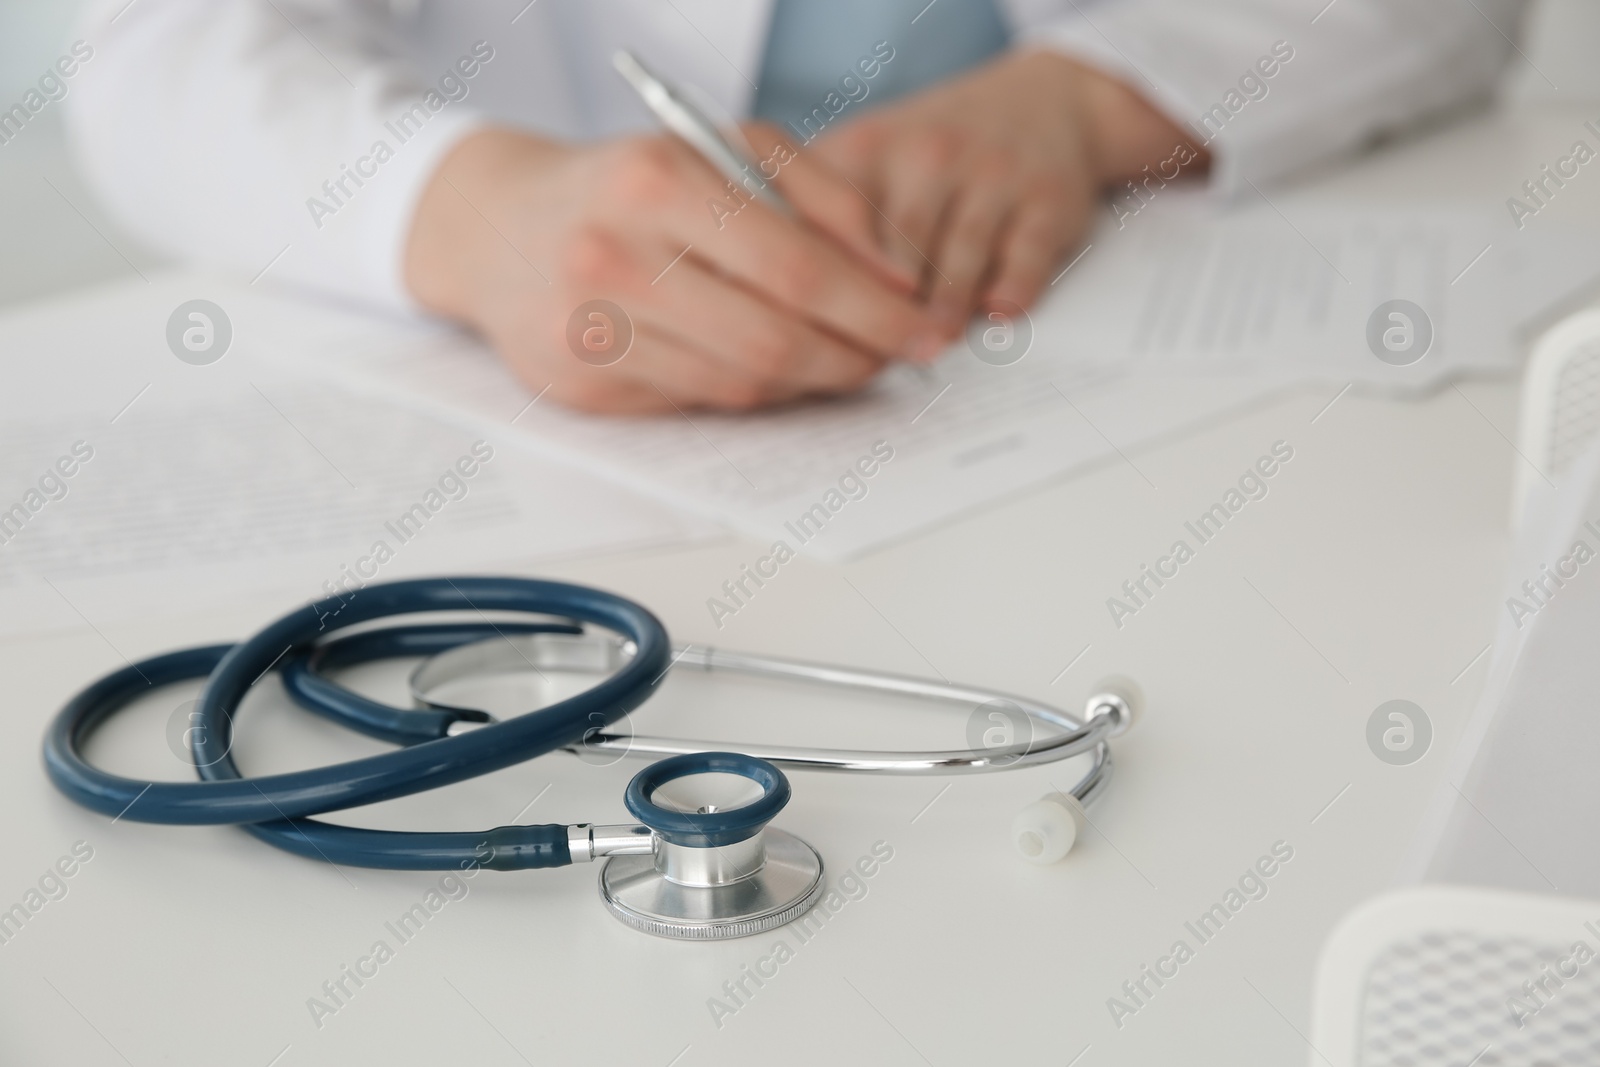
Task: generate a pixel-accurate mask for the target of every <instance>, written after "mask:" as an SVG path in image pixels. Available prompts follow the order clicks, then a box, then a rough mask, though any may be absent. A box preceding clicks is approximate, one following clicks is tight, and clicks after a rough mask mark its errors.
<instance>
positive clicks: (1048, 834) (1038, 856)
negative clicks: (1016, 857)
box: [1011, 793, 1083, 867]
mask: <svg viewBox="0 0 1600 1067" xmlns="http://www.w3.org/2000/svg"><path fill="white" fill-rule="evenodd" d="M1082 819H1083V808H1082V807H1081V806H1080V805H1079V804H1078V801H1077V800H1076V799H1075V798H1073V797H1070V796H1063V795H1062V794H1059V793H1052V794H1050V795H1049V796H1047V797H1044V798H1042V799H1040V800H1035V801H1034V802H1033V803H1032V804H1029V805H1028V806H1027V807H1025V808H1023V809H1022V810H1021V811H1019V812H1017V817H1016V818H1015V819H1013V820H1011V841H1012V843H1013V844H1015V845H1016V848H1017V852H1018V853H1019V854H1021V856H1022V858H1023V859H1025V860H1027V861H1028V862H1029V863H1036V864H1038V865H1039V866H1041V867H1043V866H1046V865H1047V864H1051V863H1055V862H1056V861H1057V860H1059V859H1061V857H1063V856H1065V855H1066V854H1067V853H1068V852H1071V851H1072V846H1073V843H1074V842H1076V841H1077V840H1078V827H1079V825H1080V821H1081V820H1082Z"/></svg>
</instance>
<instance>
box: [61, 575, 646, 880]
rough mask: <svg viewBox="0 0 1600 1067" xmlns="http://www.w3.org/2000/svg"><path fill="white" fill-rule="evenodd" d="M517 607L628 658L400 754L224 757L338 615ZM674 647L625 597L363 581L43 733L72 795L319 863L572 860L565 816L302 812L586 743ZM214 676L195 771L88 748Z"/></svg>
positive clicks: (120, 679) (104, 687) (123, 679)
mask: <svg viewBox="0 0 1600 1067" xmlns="http://www.w3.org/2000/svg"><path fill="white" fill-rule="evenodd" d="M463 610H470V611H479V612H484V611H518V612H531V613H536V614H540V615H556V616H561V617H564V618H570V619H574V620H578V621H580V622H588V623H594V624H596V625H599V626H603V627H605V628H607V629H610V630H614V631H616V632H618V633H620V634H622V635H624V636H625V637H626V638H627V639H628V641H630V642H631V643H632V645H633V647H634V655H633V656H632V657H631V658H630V659H629V661H628V662H627V663H626V664H624V665H622V667H621V668H620V669H619V670H618V671H617V672H616V673H615V674H613V675H612V676H610V677H608V678H605V679H603V680H601V681H599V682H598V683H597V684H596V685H595V686H594V687H592V688H590V689H588V690H586V691H585V692H582V693H579V694H577V695H576V696H573V697H570V698H568V699H566V700H562V701H559V702H557V703H556V704H553V705H551V706H549V707H545V708H542V709H540V710H538V711H534V712H529V713H528V714H525V715H520V716H518V717H516V718H514V719H509V720H506V721H504V722H499V723H494V724H492V725H486V726H484V727H482V728H480V729H477V730H473V731H471V732H468V733H463V734H460V735H458V736H449V737H443V738H439V739H437V740H430V741H426V742H423V743H418V744H412V745H410V746H408V747H405V748H401V749H399V750H397V751H394V752H387V753H383V754H381V755H377V756H369V757H366V758H363V759H358V760H350V761H348V762H345V763H340V764H335V765H332V766H329V767H319V768H315V769H313V770H307V771H295V772H290V773H287V774H278V775H269V776H264V777H260V778H244V777H243V776H242V775H241V774H240V772H239V768H238V766H237V764H235V763H234V760H233V757H232V755H231V752H230V746H231V740H232V726H233V724H232V715H233V713H234V711H235V710H236V709H237V708H238V706H239V703H240V701H241V700H242V699H243V698H244V695H245V694H246V693H247V692H248V691H249V689H250V687H251V686H252V685H253V684H254V683H255V682H256V681H257V680H259V679H260V677H261V676H263V675H265V674H266V673H267V672H268V671H270V670H272V669H273V668H274V666H275V665H277V663H278V662H279V660H280V659H281V657H283V656H284V655H285V654H287V653H290V652H292V651H293V650H295V649H297V648H301V647H304V646H308V645H311V644H312V643H314V642H316V641H317V640H318V639H319V638H322V637H324V636H325V635H326V634H327V633H328V632H329V628H328V626H327V619H328V617H330V616H335V615H336V617H337V622H338V626H337V627H335V629H343V628H346V627H350V626H354V625H357V624H360V623H364V622H370V621H372V620H374V619H380V618H387V617H390V616H396V615H405V614H415V613H420V612H442V611H463ZM669 654H670V645H669V643H668V639H667V635H666V631H665V630H664V629H663V628H662V626H661V623H660V622H659V621H658V620H657V619H656V618H655V616H654V615H652V614H651V613H650V612H649V611H647V610H645V609H644V608H643V607H640V606H639V605H637V604H634V603H633V602H631V601H628V600H625V599H623V598H622V597H617V596H613V595H611V594H609V593H604V592H601V591H598V590H594V589H588V588H584V587H582V586H575V585H568V584H565V583H561V582H548V581H539V580H534V579H516V578H455V579H450V578H441V579H420V580H415V581H402V582H390V583H384V584H380V585H371V586H368V587H366V588H365V589H363V590H361V591H360V593H359V594H358V595H357V596H355V597H352V598H349V599H344V600H341V599H340V598H329V599H328V600H325V601H320V602H317V603H313V604H310V605H307V606H306V607H305V608H302V609H300V610H299V611H296V612H293V613H291V614H289V615H286V616H284V617H283V618H280V619H279V620H277V621H276V622H274V623H273V624H271V625H270V626H268V627H267V628H266V629H264V630H262V631H260V632H259V633H257V634H255V635H254V636H253V637H251V638H249V639H248V640H246V641H244V642H242V643H240V644H238V645H233V646H227V645H214V646H208V647H206V648H198V649H189V650H185V651H182V652H175V653H168V654H166V655H163V656H156V657H153V658H151V659H148V660H144V661H141V662H139V663H135V664H131V665H129V666H128V667H126V668H123V669H121V670H119V671H116V672H113V673H112V674H110V675H108V676H106V677H105V678H102V679H100V680H99V681H97V682H95V683H94V684H93V685H91V686H89V687H88V688H87V689H85V690H84V691H83V692H81V693H79V694H78V695H77V696H76V697H74V698H73V699H72V700H71V701H70V702H69V703H68V704H67V706H66V707H64V708H63V709H62V710H61V712H60V713H59V714H58V715H57V716H56V719H55V720H54V722H53V723H52V724H51V727H50V730H49V732H48V733H47V735H46V738H45V745H44V760H45V767H46V770H47V772H48V773H49V775H50V778H51V780H52V781H53V782H54V783H55V784H56V786H57V787H58V788H60V789H61V790H62V792H64V793H66V794H67V795H68V796H69V797H71V798H72V799H73V800H75V801H77V802H78V803H80V804H82V805H84V806H85V807H88V808H91V809H92V810H95V811H98V812H101V813H103V814H106V815H112V816H116V817H121V818H128V819H132V820H136V821H141V822H156V823H173V824H189V825H203V824H226V823H237V824H242V825H244V827H245V829H247V830H248V831H249V832H250V833H252V834H254V835H255V836H256V837H258V838H261V839H262V840H264V841H266V842H268V843H269V844H272V845H275V846H277V847H279V848H283V849H286V850H288V851H290V852H295V853H298V854H300V855H303V856H307V857H310V858H313V859H321V860H326V861H330V862H333V863H344V864H349V865H354V866H368V867H389V868H396V869H405V870H438V869H454V868H458V867H460V866H461V865H462V864H464V863H470V862H475V863H477V864H478V865H479V866H482V867H486V868H489V869H501V870H509V869H519V868H526V867H550V866H561V865H564V864H566V863H569V862H571V855H570V851H569V848H568V843H567V842H568V829H567V827H566V826H565V825H549V826H508V827H498V828H495V829H493V830H489V831H480V832H463V833H405V832H399V831H384V830H362V829H356V828H352V827H343V826H335V825H332V824H328V823H321V822H317V821H314V820H311V819H308V818H305V816H309V815H315V814H319V813H323V812H329V811H336V810H340V809H343V808H348V807H356V806H360V805H364V804H372V803H376V802H378V801H381V800H388V799H392V798H394V797H399V796H405V795H408V794H410V793H416V792H422V791H424V790H427V789H434V788H438V787H439V786H443V785H448V784H451V783H453V782H458V781H461V780H463V779H466V778H471V777H474V776H476V775H480V774H487V773H489V772H491V771H495V770H499V769H501V768H503V767H508V766H511V765H512V764H515V763H519V762H522V761H523V760H527V759H531V758H533V757H535V756H539V755H543V754H544V753H546V752H550V751H553V750H555V749H558V748H562V747H565V746H568V745H571V744H574V743H576V742H578V741H580V740H581V738H582V737H583V734H584V733H585V732H586V731H588V730H590V729H592V728H593V726H594V724H595V722H596V721H600V722H604V723H611V722H614V721H616V720H617V719H620V718H621V717H622V716H624V715H626V714H627V713H628V712H630V711H632V710H633V709H634V708H636V707H638V706H639V705H640V704H641V703H643V702H644V700H645V699H646V698H647V697H648V696H649V695H650V693H651V692H652V691H653V687H654V685H655V683H656V682H657V681H658V680H659V679H660V677H661V676H662V674H664V673H665V671H666V669H667V665H668V656H669ZM205 675H209V678H208V681H207V683H206V686H205V689H204V690H203V692H202V693H201V696H200V699H199V702H198V704H197V706H196V715H197V717H198V718H197V727H198V728H197V729H196V730H195V731H194V755H195V763H196V766H197V770H198V771H199V774H200V776H201V778H202V779H204V780H203V781H200V782H146V781H139V780H136V779H130V778H124V777H121V776H119V775H114V774H110V773H109V772H106V771H103V770H100V769H99V768H96V767H94V766H92V765H91V764H89V763H88V762H87V761H86V760H85V759H84V758H83V756H82V747H83V745H84V744H85V743H86V742H87V740H88V738H89V736H90V735H91V734H92V733H93V731H94V730H95V729H96V728H97V727H98V726H99V725H100V724H102V723H103V722H104V721H105V720H106V719H107V718H109V717H110V716H111V715H113V714H115V713H116V712H117V711H118V710H120V709H121V708H122V707H124V706H126V705H127V704H129V703H130V702H132V701H133V700H135V699H137V698H139V697H140V696H143V695H145V694H146V693H148V692H150V691H151V690H152V689H153V688H155V687H157V686H161V685H167V684H171V683H173V682H178V681H182V680H185V679H188V678H196V677H201V676H205Z"/></svg>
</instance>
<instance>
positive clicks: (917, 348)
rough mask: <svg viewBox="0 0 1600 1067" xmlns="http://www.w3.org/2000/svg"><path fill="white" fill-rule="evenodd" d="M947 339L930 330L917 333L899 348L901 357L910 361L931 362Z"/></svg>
mask: <svg viewBox="0 0 1600 1067" xmlns="http://www.w3.org/2000/svg"><path fill="white" fill-rule="evenodd" d="M949 343H950V342H949V340H948V339H947V338H946V337H945V335H944V334H941V333H935V332H932V331H929V332H926V333H919V334H917V335H916V336H915V337H913V338H911V340H910V341H907V342H906V345H905V347H904V348H902V349H901V350H900V354H901V357H902V358H904V359H907V360H909V361H911V362H912V363H932V362H933V361H934V360H936V359H938V358H939V353H941V352H943V351H944V349H945V346H946V345H947V344H949Z"/></svg>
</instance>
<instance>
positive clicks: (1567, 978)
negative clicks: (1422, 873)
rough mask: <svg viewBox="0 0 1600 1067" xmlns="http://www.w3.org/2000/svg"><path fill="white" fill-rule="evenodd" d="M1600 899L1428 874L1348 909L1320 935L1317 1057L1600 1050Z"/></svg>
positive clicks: (1568, 1055) (1425, 1059) (1337, 1061)
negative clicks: (1475, 884)
mask: <svg viewBox="0 0 1600 1067" xmlns="http://www.w3.org/2000/svg"><path fill="white" fill-rule="evenodd" d="M1597 921H1600V905H1597V904H1595V903H1594V902H1588V901H1579V900H1572V899H1564V898H1558V897H1548V896H1538V895H1532V894H1524V893H1507V892H1502V891H1499V890H1483V889H1464V888H1456V887H1440V886H1431V887H1422V888H1417V889H1407V890H1403V891H1400V892H1397V893H1391V894H1388V895H1385V896H1382V897H1379V898H1377V899H1376V900H1373V901H1370V902H1368V903H1367V904H1364V905H1362V906H1361V907H1360V908H1358V909H1357V910H1356V911H1355V912H1354V913H1352V914H1351V915H1349V916H1347V917H1346V918H1345V920H1344V921H1343V922H1341V923H1340V924H1339V926H1338V927H1337V928H1336V929H1335V930H1334V932H1333V933H1332V934H1331V935H1330V936H1329V938H1328V940H1327V942H1326V943H1325V944H1324V945H1323V949H1322V956H1321V960H1320V962H1319V963H1318V967H1317V979H1316V989H1315V993H1314V1002H1313V1005H1312V1033H1311V1044H1312V1046H1313V1051H1312V1052H1311V1054H1310V1061H1309V1062H1311V1063H1313V1064H1318V1065H1320V1067H1329V1065H1331V1067H1402V1065H1403V1067H1461V1065H1464V1064H1468V1063H1470V1064H1472V1065H1473V1067H1580V1065H1592V1064H1595V1063H1600V934H1597V933H1596V932H1595V931H1596V929H1600V927H1597V926H1595V925H1594V924H1595V923H1596V922H1597Z"/></svg>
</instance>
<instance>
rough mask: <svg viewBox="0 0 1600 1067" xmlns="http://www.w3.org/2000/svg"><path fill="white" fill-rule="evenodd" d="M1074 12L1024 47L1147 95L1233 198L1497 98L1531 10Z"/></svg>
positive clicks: (1128, 0) (1139, 4)
mask: <svg viewBox="0 0 1600 1067" xmlns="http://www.w3.org/2000/svg"><path fill="white" fill-rule="evenodd" d="M1072 6H1073V9H1074V10H1073V11H1072V12H1070V13H1067V14H1058V15H1046V16H1044V17H1041V18H1039V19H1037V20H1035V21H1034V23H1033V24H1032V25H1031V26H1029V27H1026V28H1025V29H1024V30H1023V33H1022V37H1023V39H1024V40H1025V41H1028V42H1031V43H1033V44H1036V45H1042V46H1045V47H1049V48H1055V49H1059V50H1062V51H1064V52H1066V53H1068V54H1070V55H1072V56H1073V57H1074V58H1077V59H1080V60H1081V61H1083V62H1086V63H1089V64H1091V65H1093V66H1095V67H1096V68H1098V69H1101V70H1103V71H1105V72H1107V73H1109V74H1112V75H1113V76H1115V77H1117V78H1119V79H1121V80H1122V81H1123V82H1124V83H1126V84H1127V85H1129V86H1131V87H1132V88H1134V89H1136V90H1138V91H1139V92H1141V93H1142V94H1143V95H1144V96H1145V97H1146V99H1148V100H1149V101H1150V102H1151V103H1152V104H1153V105H1154V106H1156V107H1157V108H1159V109H1160V110H1161V111H1163V112H1164V113H1165V114H1166V115H1167V116H1168V117H1169V118H1171V119H1172V120H1173V121H1174V122H1175V123H1177V124H1178V125H1179V126H1181V127H1182V128H1184V129H1185V130H1186V131H1187V132H1188V134H1189V136H1190V138H1191V139H1192V140H1193V141H1195V142H1196V143H1203V144H1205V145H1206V146H1207V148H1208V149H1209V151H1210V153H1211V156H1212V179H1211V180H1212V183H1213V185H1214V186H1215V187H1217V188H1218V189H1219V190H1220V191H1223V192H1225V193H1237V192H1239V191H1241V190H1246V191H1247V190H1248V188H1249V184H1248V183H1250V182H1254V183H1256V184H1257V185H1265V184H1266V183H1268V182H1271V181H1274V180H1276V179H1278V178H1281V177H1283V176H1285V175H1287V174H1289V173H1291V172H1294V171H1297V170H1300V169H1301V168H1304V167H1306V166H1308V165H1310V164H1312V163H1315V162H1318V161H1320V160H1323V159H1327V158H1329V157H1332V156H1335V155H1338V154H1340V153H1344V152H1347V151H1349V150H1351V149H1354V148H1357V147H1359V146H1361V145H1363V144H1365V143H1368V142H1371V141H1374V140H1377V139H1379V138H1381V137H1382V136H1384V135H1385V134H1388V133H1390V132H1393V131H1395V130H1397V129H1399V128H1401V127H1404V126H1406V125H1408V124H1410V123H1413V122H1415V121H1417V120H1418V119H1421V118H1423V117H1425V116H1427V115H1429V114H1432V113H1435V112H1438V111H1440V110H1443V109H1446V108H1449V107H1451V106H1454V105H1459V104H1461V103H1463V102H1465V101H1469V100H1471V99H1473V98H1481V97H1484V96H1487V95H1488V94H1490V93H1491V92H1492V91H1493V89H1494V86H1495V84H1496V80H1497V77H1498V75H1499V73H1500V71H1501V68H1502V67H1503V66H1504V64H1505V62H1506V60H1507V58H1508V57H1509V56H1510V54H1511V53H1512V50H1513V48H1514V45H1513V44H1512V40H1513V39H1514V38H1515V37H1516V33H1517V21H1518V17H1519V15H1520V13H1521V9H1522V6H1523V0H1332V2H1331V3H1329V2H1328V0H1212V2H1201V0H1119V2H1114V3H1098V4H1096V3H1091V2H1088V0H1085V2H1082V3H1074V4H1073V5H1072ZM1285 54H1288V55H1290V56H1291V58H1289V59H1287V60H1283V59H1282V58H1281V57H1282V56H1283V55H1285ZM1263 70H1272V71H1273V74H1272V75H1271V76H1270V77H1266V76H1264V75H1263V74H1262V71H1263Z"/></svg>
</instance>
